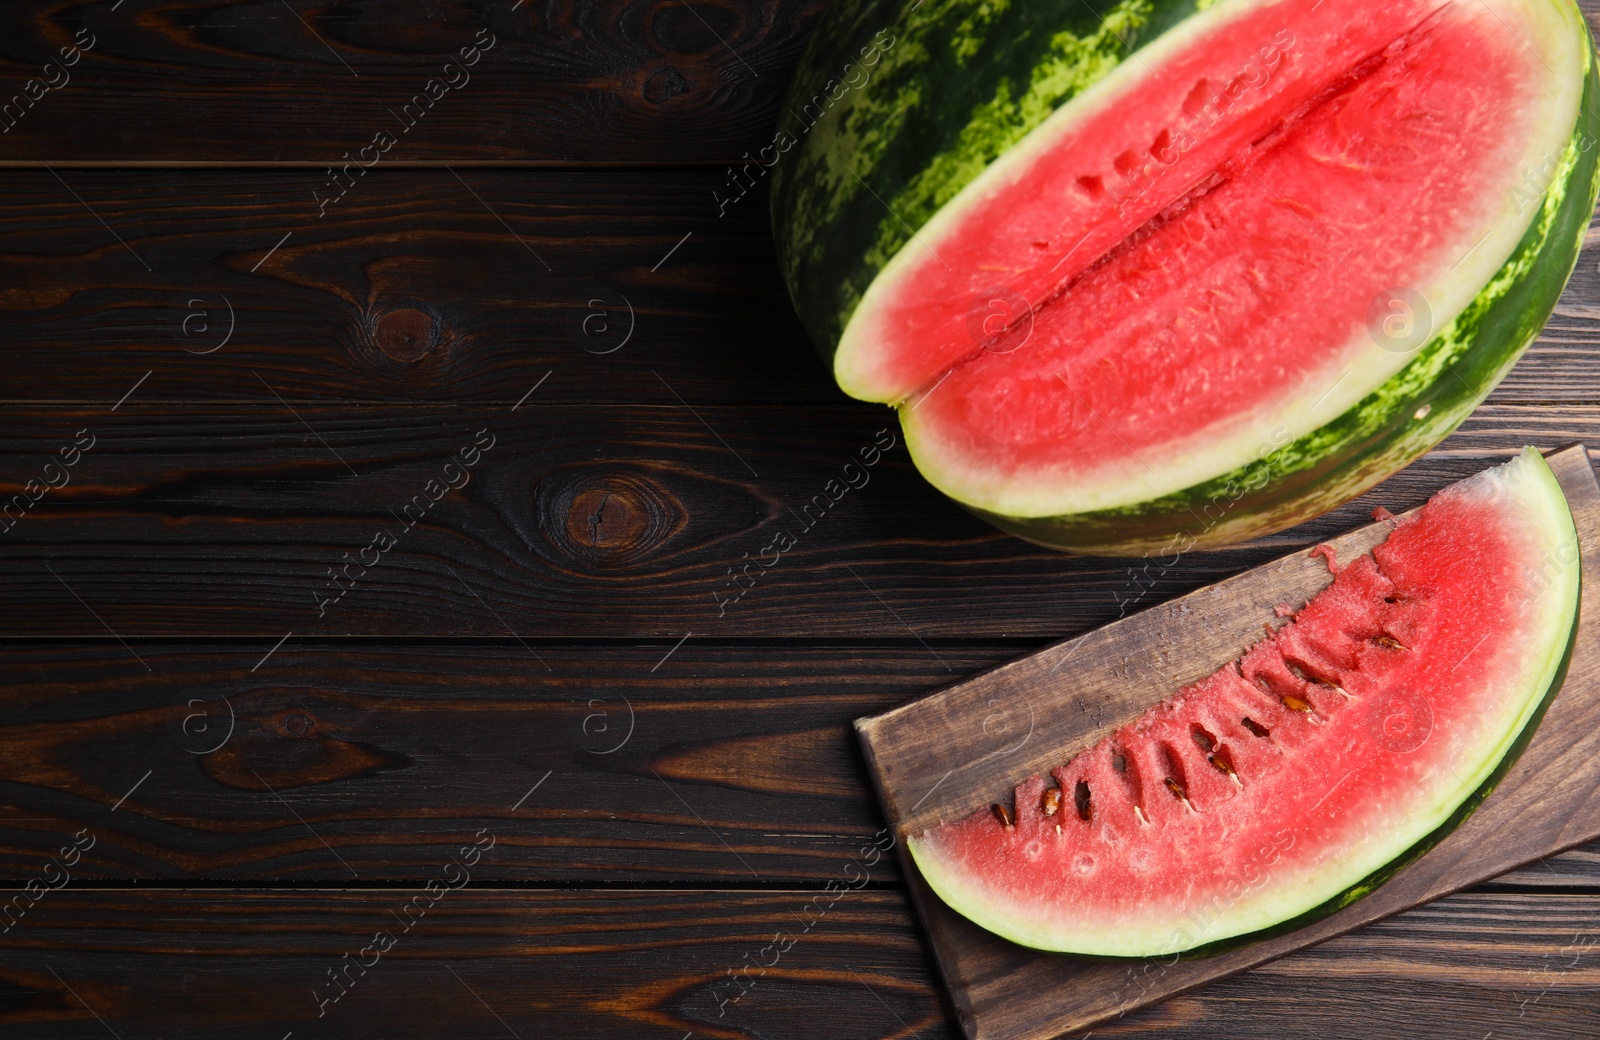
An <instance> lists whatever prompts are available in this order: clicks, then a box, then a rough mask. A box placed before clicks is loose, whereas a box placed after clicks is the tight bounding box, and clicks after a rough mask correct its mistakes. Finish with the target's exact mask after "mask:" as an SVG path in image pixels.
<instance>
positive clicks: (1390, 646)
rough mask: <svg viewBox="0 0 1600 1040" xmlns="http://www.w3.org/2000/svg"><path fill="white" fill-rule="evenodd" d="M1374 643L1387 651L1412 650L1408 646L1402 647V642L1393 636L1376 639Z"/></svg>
mask: <svg viewBox="0 0 1600 1040" xmlns="http://www.w3.org/2000/svg"><path fill="white" fill-rule="evenodd" d="M1373 642H1374V643H1377V644H1378V645H1379V646H1381V647H1383V648H1385V649H1387V650H1409V649H1411V648H1410V647H1408V646H1404V645H1402V644H1401V642H1400V640H1398V639H1396V638H1394V637H1393V636H1378V637H1377V638H1375V639H1374V640H1373Z"/></svg>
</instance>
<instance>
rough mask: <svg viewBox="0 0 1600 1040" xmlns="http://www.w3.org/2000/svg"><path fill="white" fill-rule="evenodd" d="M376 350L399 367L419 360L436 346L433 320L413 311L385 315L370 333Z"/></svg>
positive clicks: (405, 310) (406, 310)
mask: <svg viewBox="0 0 1600 1040" xmlns="http://www.w3.org/2000/svg"><path fill="white" fill-rule="evenodd" d="M373 338H374V339H376V340H377V342H378V349H379V350H382V351H383V352H384V353H385V354H387V355H388V356H389V357H390V358H391V359H393V360H395V361H399V362H401V363H402V364H410V363H411V362H413V361H418V360H421V358H422V357H423V356H425V355H426V354H427V353H428V351H430V350H432V349H433V348H434V345H435V344H436V343H437V342H438V338H439V337H438V334H437V330H436V329H435V328H434V325H433V319H432V318H430V317H429V316H428V315H426V314H424V313H422V312H421V311H419V310H417V309H415V308H413V307H401V308H399V309H397V310H392V311H389V312H388V313H386V314H384V315H383V316H382V317H380V318H379V319H378V323H377V327H376V328H375V329H374V330H373Z"/></svg>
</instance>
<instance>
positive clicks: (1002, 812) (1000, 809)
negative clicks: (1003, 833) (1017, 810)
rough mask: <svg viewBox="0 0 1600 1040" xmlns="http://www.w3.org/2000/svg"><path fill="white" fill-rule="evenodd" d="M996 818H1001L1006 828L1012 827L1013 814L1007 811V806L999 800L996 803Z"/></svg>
mask: <svg viewBox="0 0 1600 1040" xmlns="http://www.w3.org/2000/svg"><path fill="white" fill-rule="evenodd" d="M994 818H995V819H997V820H999V821H1000V823H1001V825H1002V826H1004V827H1005V829H1006V830H1010V829H1011V814H1010V813H1008V812H1006V807H1005V806H1003V805H1001V804H1000V803H999V802H995V803H994Z"/></svg>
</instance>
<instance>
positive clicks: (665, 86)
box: [643, 65, 689, 105]
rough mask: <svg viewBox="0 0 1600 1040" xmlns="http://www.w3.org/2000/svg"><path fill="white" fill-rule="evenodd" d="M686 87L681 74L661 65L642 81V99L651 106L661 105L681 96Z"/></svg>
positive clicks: (668, 66)
mask: <svg viewBox="0 0 1600 1040" xmlns="http://www.w3.org/2000/svg"><path fill="white" fill-rule="evenodd" d="M688 86H689V84H688V83H687V82H685V80H684V78H683V73H681V72H679V71H678V70H677V69H675V68H673V67H672V66H671V65H663V66H661V67H660V68H659V69H657V70H655V71H654V72H652V73H650V78H649V79H647V80H645V81H644V91H643V93H644V99H645V100H646V101H648V102H650V103H651V104H652V105H663V104H666V103H667V102H668V101H671V100H672V99H673V98H675V97H677V96H678V95H679V94H682V93H683V92H684V90H685V89H687V88H688Z"/></svg>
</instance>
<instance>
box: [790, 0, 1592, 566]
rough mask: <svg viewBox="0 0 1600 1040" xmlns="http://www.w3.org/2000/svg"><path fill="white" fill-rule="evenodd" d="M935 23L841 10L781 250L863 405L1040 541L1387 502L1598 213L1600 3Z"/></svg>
mask: <svg viewBox="0 0 1600 1040" xmlns="http://www.w3.org/2000/svg"><path fill="white" fill-rule="evenodd" d="M906 6H907V5H904V4H902V3H901V2H900V0H895V3H893V4H889V3H883V2H876V0H869V2H867V3H863V4H856V5H853V6H852V5H849V4H843V5H837V6H836V7H835V8H830V12H829V17H828V21H827V22H826V23H825V24H824V26H823V27H822V28H821V29H820V30H819V34H818V40H817V42H815V43H814V44H813V46H812V48H811V50H810V51H808V54H807V57H806V58H805V59H804V60H803V62H802V65H801V71H800V74H799V76H798V77H797V80H796V85H795V88H794V91H793V92H792V94H791V97H790V105H789V113H790V114H789V116H788V119H789V122H788V123H786V128H787V129H788V130H789V131H790V132H791V133H792V134H793V135H794V137H795V139H797V140H799V141H800V147H799V148H798V149H796V150H795V154H794V155H793V156H791V157H788V158H786V159H785V160H784V161H782V162H779V163H777V165H776V169H775V185H774V216H773V219H774V228H775V231H776V235H777V239H778V244H779V252H780V256H781V258H782V261H783V264H784V270H785V275H786V277H787V279H788V283H789V287H790V292H791V296H792V297H793V299H794V301H795V304H796V307H797V309H798V310H799V312H800V314H801V317H802V318H803V319H804V321H805V323H806V325H807V327H808V328H809V330H810V332H811V333H812V335H813V338H814V339H815V340H816V341H817V342H818V344H819V346H821V347H822V349H823V351H824V354H825V355H826V356H828V357H829V358H830V359H831V362H832V365H833V369H834V374H835V376H836V378H837V379H838V381H839V384H840V386H841V387H843V388H844V389H845V390H846V391H847V392H849V393H850V394H852V395H854V396H856V397H860V398H862V399H864V400H870V401H881V402H886V403H889V404H891V405H894V406H895V407H897V408H898V409H899V410H900V417H901V422H902V424H903V425H904V427H905V431H906V442H907V445H908V447H909V449H910V451H911V453H912V456H913V458H914V459H915V461H916V463H917V465H918V467H919V468H920V469H921V471H922V473H923V474H924V475H925V476H926V477H927V478H928V479H929V480H930V481H931V482H932V483H933V484H934V485H935V486H937V487H938V488H939V489H940V490H942V491H944V492H945V493H946V494H948V495H949V496H950V497H952V498H954V499H955V500H956V501H958V502H960V503H962V504H964V505H965V506H967V507H968V508H970V509H972V510H974V511H975V512H977V513H979V514H980V515H982V516H984V517H986V518H987V519H989V520H991V521H992V522H994V523H995V524H997V525H998V526H1000V527H1002V528H1004V529H1006V530H1010V531H1013V532H1015V533H1017V534H1020V535H1022V536H1024V537H1026V538H1029V539H1031V540H1033V541H1036V542H1039V543H1041V544H1044V545H1050V546H1054V547H1058V548H1068V549H1074V550H1080V551H1098V552H1110V553H1129V554H1137V553H1139V552H1147V551H1154V550H1161V551H1168V550H1170V549H1171V548H1173V547H1174V545H1175V544H1176V545H1177V547H1179V548H1182V549H1187V548H1189V547H1191V546H1194V545H1209V544H1222V543H1226V542H1231V541H1237V540H1240V539H1243V538H1247V537H1253V536H1256V535H1259V534H1264V533H1268V532H1271V531H1275V530H1279V529H1282V528H1284V527H1287V526H1289V525H1291V524H1294V523H1297V522H1299V521H1301V520H1304V519H1306V518H1308V517H1310V516H1313V515H1315V514H1317V513H1319V512H1322V511H1325V510H1326V509H1328V508H1331V507H1332V506H1334V505H1336V504H1338V503H1339V502H1341V501H1344V500H1346V499H1348V498H1350V497H1352V496H1354V495H1355V494H1357V493H1359V492H1361V491H1363V490H1365V489H1366V488H1368V487H1370V486H1371V485H1373V484H1375V483H1377V482H1378V481H1379V480H1381V479H1382V478H1384V477H1385V476H1387V475H1389V474H1390V473H1392V472H1394V471H1395V470H1397V469H1399V468H1400V467H1401V466H1403V465H1404V464H1405V463H1407V462H1409V461H1410V460H1411V459H1413V458H1415V457H1416V456H1417V455H1419V454H1421V453H1422V452H1423V451H1425V450H1427V449H1428V448H1429V447H1431V446H1432V445H1433V444H1435V443H1436V442H1437V441H1438V440H1439V439H1441V438H1442V437H1443V436H1444V435H1445V434H1447V433H1448V432H1449V431H1450V430H1451V429H1453V428H1454V427H1455V426H1456V425H1457V424H1458V423H1459V422H1460V421H1461V420H1462V419H1463V418H1465V416H1466V415H1467V414H1468V413H1469V412H1470V411H1471V409H1472V408H1473V407H1474V406H1475V405H1476V404H1477V403H1478V402H1479V401H1480V400H1482V398H1483V397H1484V396H1485V395H1487V393H1488V392H1489V390H1490V389H1492V388H1493V386H1494V384H1495V383H1496V382H1497V381H1498V380H1499V379H1500V377H1501V376H1503V375H1504V374H1505V372H1506V371H1508V370H1509V368H1510V367H1511V365H1512V364H1513V363H1514V362H1515V361H1516V359H1517V358H1518V357H1519V356H1520V354H1521V352H1522V351H1523V350H1524V349H1525V348H1526V347H1527V345H1528V344H1529V343H1530V342H1531V341H1532V339H1533V338H1534V337H1535V336H1536V335H1537V333H1538V331H1539V330H1540V328H1542V326H1543V324H1544V322H1545V320H1546V319H1547V318H1548V316H1549V313H1550V311H1551V309H1552V308H1553V307H1554V305H1555V302H1556V299H1557V297H1558V296H1559V294H1560V292H1561V289H1562V287H1563V286H1564V284H1565V282H1566V279H1567V277H1568V275H1569V274H1570V273H1571V270H1572V266H1573V263H1574V262H1575V260H1576V257H1577V251H1578V245H1579V242H1580V240H1581V237H1582V235H1583V232H1584V230H1585V228H1586V227H1587V225H1588V222H1589V219H1590V215H1591V212H1592V210H1593V206H1594V201H1595V195H1596V190H1597V183H1600V182H1597V179H1596V178H1597V169H1600V166H1597V162H1596V153H1597V150H1596V149H1595V148H1594V144H1595V142H1596V140H1597V137H1600V76H1597V73H1596V69H1595V62H1594V50H1593V45H1592V43H1591V42H1590V38H1589V34H1588V30H1587V28H1586V26H1585V24H1584V22H1583V19H1582V17H1581V15H1580V14H1579V12H1578V10H1577V8H1576V6H1575V5H1574V4H1573V3H1572V0H1389V2H1386V3H1382V4H1373V3H1371V2H1370V0H1214V2H1200V3H1183V2H1177V0H1123V2H1120V3H1105V2H1103V0H1101V2H1098V3H1089V2H1087V0H1030V2H1029V3H1027V4H1013V3H1009V2H1007V0H984V2H979V0H924V2H922V3H919V4H916V5H915V6H914V7H913V8H912V9H911V10H910V13H909V14H906V15H904V16H902V15H901V11H902V10H904V9H905V8H906ZM830 76H831V77H833V79H831V80H830V79H827V77H830ZM825 80H826V82H825ZM1175 539H1177V541H1176V543H1175Z"/></svg>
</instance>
